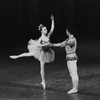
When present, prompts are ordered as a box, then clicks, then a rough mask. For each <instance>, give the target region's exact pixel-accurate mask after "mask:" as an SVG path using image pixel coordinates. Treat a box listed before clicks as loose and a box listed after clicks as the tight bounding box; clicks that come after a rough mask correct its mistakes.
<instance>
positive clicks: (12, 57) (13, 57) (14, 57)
mask: <svg viewBox="0 0 100 100" xmlns="http://www.w3.org/2000/svg"><path fill="white" fill-rule="evenodd" d="M9 57H10V58H11V59H17V56H9Z"/></svg>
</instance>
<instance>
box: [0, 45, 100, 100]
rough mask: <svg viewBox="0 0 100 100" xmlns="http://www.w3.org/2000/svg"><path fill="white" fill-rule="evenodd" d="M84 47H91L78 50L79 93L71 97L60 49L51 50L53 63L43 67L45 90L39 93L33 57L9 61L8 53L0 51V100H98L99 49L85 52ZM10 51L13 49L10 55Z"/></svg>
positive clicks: (99, 88) (37, 74) (36, 62)
mask: <svg viewBox="0 0 100 100" xmlns="http://www.w3.org/2000/svg"><path fill="white" fill-rule="evenodd" d="M92 46H93V45H92ZM87 47H88V48H89V47H90V48H94V47H91V45H85V46H81V47H80V48H79V49H78V56H79V60H78V74H79V78H80V81H79V92H78V93H75V94H67V91H68V90H70V89H71V87H72V84H71V79H70V76H69V72H68V69H67V65H66V60H65V56H64V55H65V53H64V49H62V50H61V49H60V48H57V49H55V48H54V50H55V53H56V59H55V61H54V62H52V63H49V64H46V65H45V74H46V90H43V88H42V86H41V84H40V83H41V78H40V68H39V61H37V60H36V59H34V58H33V57H29V58H27V57H25V58H19V59H16V60H12V59H10V58H9V54H11V52H10V51H8V52H7V53H4V52H2V54H1V57H0V100H100V63H99V58H100V57H99V55H98V54H99V52H100V51H99V49H98V50H96V49H88V50H87ZM84 50H85V51H84ZM14 52H15V50H14V51H13V54H14ZM94 53H95V54H94ZM3 54H4V55H3Z"/></svg>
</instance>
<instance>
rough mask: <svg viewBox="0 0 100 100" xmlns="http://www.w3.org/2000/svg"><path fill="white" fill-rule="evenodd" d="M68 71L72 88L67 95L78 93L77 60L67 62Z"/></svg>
mask: <svg viewBox="0 0 100 100" xmlns="http://www.w3.org/2000/svg"><path fill="white" fill-rule="evenodd" d="M67 66H68V70H69V73H70V76H71V79H72V85H73V88H72V89H71V90H70V91H68V93H75V92H78V81H79V78H78V74H77V60H74V61H67Z"/></svg>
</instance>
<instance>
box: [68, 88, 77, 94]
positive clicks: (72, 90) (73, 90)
mask: <svg viewBox="0 0 100 100" xmlns="http://www.w3.org/2000/svg"><path fill="white" fill-rule="evenodd" d="M76 92H78V90H77V89H71V90H70V91H68V92H67V93H68V94H70V93H76Z"/></svg>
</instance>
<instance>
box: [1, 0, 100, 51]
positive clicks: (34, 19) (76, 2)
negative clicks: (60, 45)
mask: <svg viewBox="0 0 100 100" xmlns="http://www.w3.org/2000/svg"><path fill="white" fill-rule="evenodd" d="M99 6H100V1H99V0H0V25H1V26H0V46H1V49H3V50H4V49H8V48H12V47H16V46H20V45H27V42H28V41H29V39H30V38H32V39H36V38H39V36H40V35H41V34H40V32H39V31H38V25H39V24H40V23H42V24H44V25H45V26H46V27H47V28H48V31H49V30H50V26H51V19H50V16H51V14H53V15H54V17H55V30H54V33H53V34H52V36H51V42H61V41H63V40H65V39H66V38H67V37H66V33H65V29H66V26H68V25H70V26H72V27H73V29H74V31H73V33H75V36H76V37H77V39H78V41H79V43H87V42H91V41H92V42H93V41H94V42H95V41H96V40H99V34H100V30H99V29H100V25H99V23H100V7H99Z"/></svg>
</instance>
